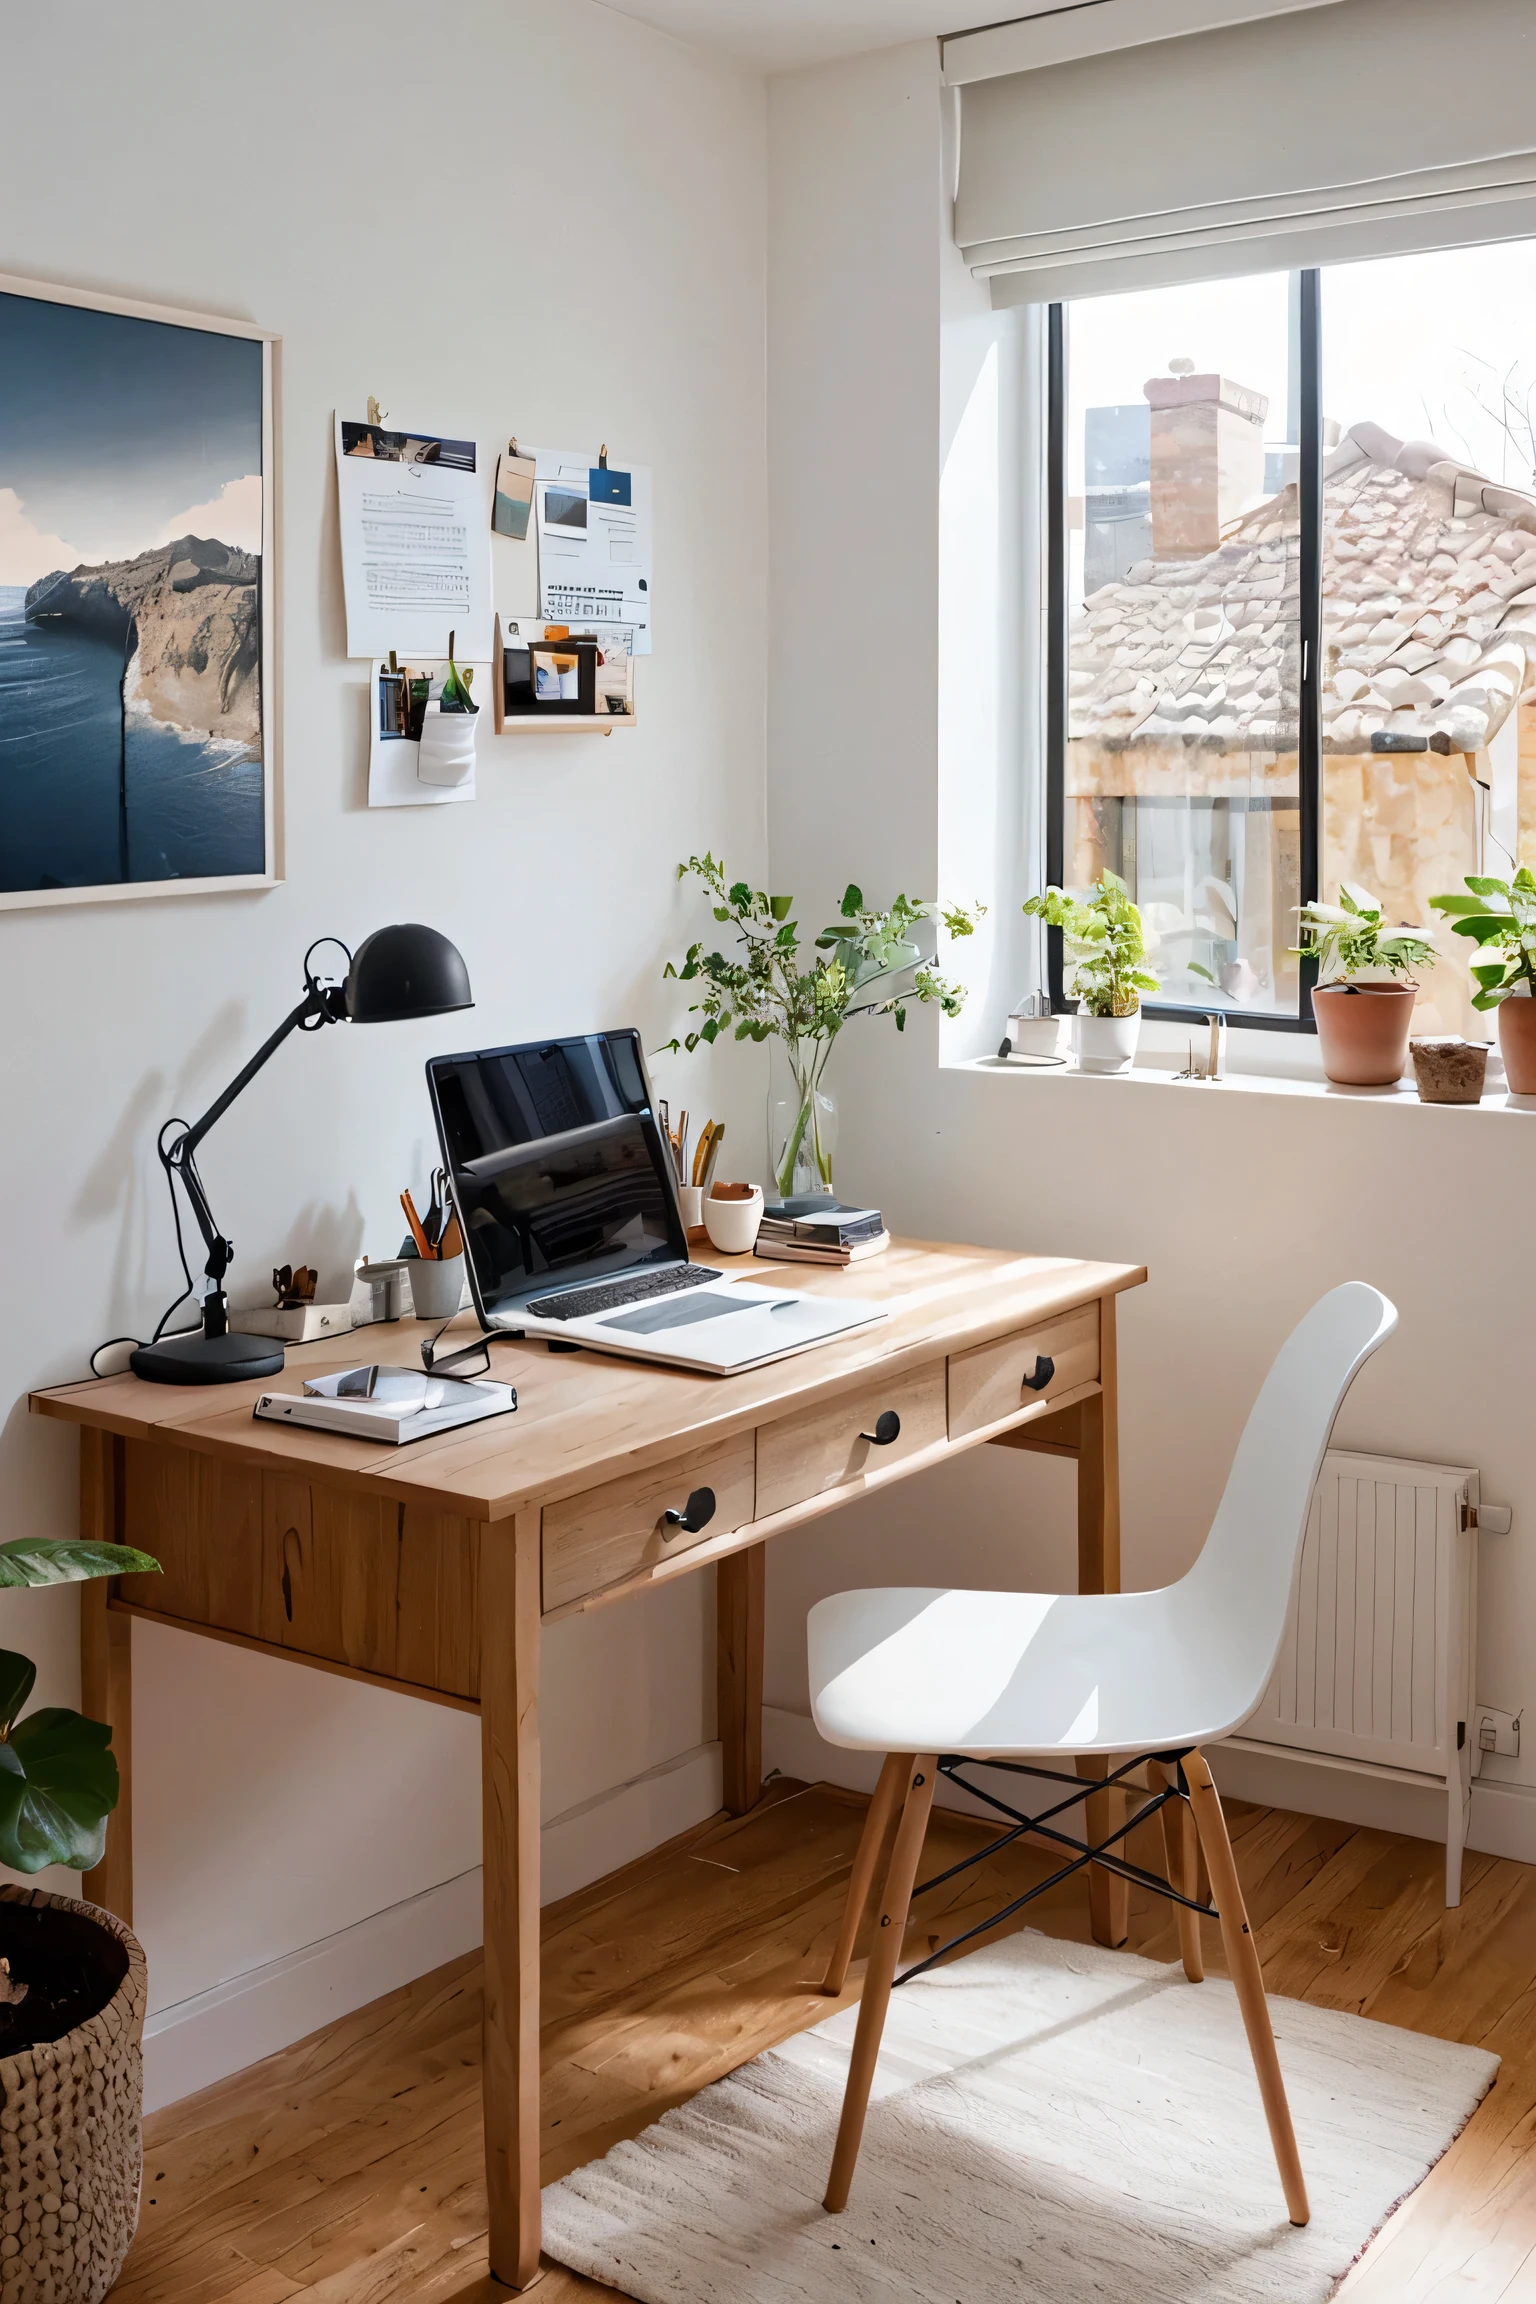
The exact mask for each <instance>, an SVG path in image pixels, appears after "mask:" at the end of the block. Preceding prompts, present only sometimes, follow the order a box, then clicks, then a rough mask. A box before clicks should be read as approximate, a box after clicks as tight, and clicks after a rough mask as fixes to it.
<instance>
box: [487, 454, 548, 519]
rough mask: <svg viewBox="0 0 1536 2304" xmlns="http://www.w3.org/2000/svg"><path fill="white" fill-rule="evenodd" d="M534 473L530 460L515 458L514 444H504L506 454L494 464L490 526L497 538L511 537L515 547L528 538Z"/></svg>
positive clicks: (531, 459) (533, 464)
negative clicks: (493, 495) (494, 494)
mask: <svg viewBox="0 0 1536 2304" xmlns="http://www.w3.org/2000/svg"><path fill="white" fill-rule="evenodd" d="M536 470H537V467H536V465H535V463H534V460H533V458H532V457H531V456H521V455H519V454H518V447H517V442H516V441H515V440H511V441H509V442H508V443H507V448H506V452H505V454H504V455H502V456H501V457H499V458H498V460H497V464H496V500H495V503H494V504H493V505H492V507H491V526H492V527H493V528H494V529H495V531H496V533H497V535H498V536H510V537H511V538H512V540H513V542H514V543H517V544H521V543H522V542H523V540H524V538H525V537H526V536H527V534H528V520H529V515H530V514H531V513H532V511H533V482H534V475H535V472H536Z"/></svg>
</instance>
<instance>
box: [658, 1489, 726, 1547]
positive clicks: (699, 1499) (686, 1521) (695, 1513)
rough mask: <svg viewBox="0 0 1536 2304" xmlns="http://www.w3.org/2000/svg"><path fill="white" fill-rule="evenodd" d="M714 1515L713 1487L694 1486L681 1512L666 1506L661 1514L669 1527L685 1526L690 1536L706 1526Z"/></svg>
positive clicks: (695, 1534)
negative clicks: (666, 1508)
mask: <svg viewBox="0 0 1536 2304" xmlns="http://www.w3.org/2000/svg"><path fill="white" fill-rule="evenodd" d="M714 1516H715V1492H714V1490H713V1488H695V1489H694V1491H693V1494H692V1495H691V1496H690V1497H689V1499H688V1501H687V1503H686V1504H685V1505H684V1506H683V1508H682V1510H681V1512H674V1511H672V1510H671V1509H670V1507H669V1508H668V1510H667V1511H665V1512H664V1513H663V1514H662V1518H663V1519H664V1520H665V1521H666V1523H667V1525H668V1527H669V1528H686V1529H687V1531H688V1533H689V1535H690V1536H697V1535H698V1534H699V1532H700V1530H701V1529H704V1528H707V1527H708V1526H709V1524H710V1522H711V1520H713V1518H714Z"/></svg>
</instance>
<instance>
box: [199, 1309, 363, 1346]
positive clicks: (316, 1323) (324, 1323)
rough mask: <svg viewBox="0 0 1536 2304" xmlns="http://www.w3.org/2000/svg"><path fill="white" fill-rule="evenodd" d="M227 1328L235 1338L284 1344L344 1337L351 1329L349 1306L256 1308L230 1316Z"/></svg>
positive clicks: (306, 1342)
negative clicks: (272, 1339)
mask: <svg viewBox="0 0 1536 2304" xmlns="http://www.w3.org/2000/svg"><path fill="white" fill-rule="evenodd" d="M229 1324H230V1326H231V1328H233V1329H234V1331H235V1333H236V1335H237V1336H276V1337H278V1338H280V1339H281V1341H282V1342H283V1343H284V1344H312V1343H313V1342H314V1341H315V1338H316V1337H317V1336H345V1335H346V1334H347V1332H348V1331H349V1329H350V1328H351V1326H352V1307H351V1305H350V1304H295V1305H294V1306H293V1307H292V1309H291V1310H290V1309H288V1308H287V1307H286V1306H284V1305H281V1304H268V1305H257V1306H256V1307H255V1309H254V1310H252V1311H246V1312H231V1314H230V1316H229Z"/></svg>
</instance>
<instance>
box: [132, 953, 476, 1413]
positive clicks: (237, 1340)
mask: <svg viewBox="0 0 1536 2304" xmlns="http://www.w3.org/2000/svg"><path fill="white" fill-rule="evenodd" d="M322 944H338V948H339V949H340V950H341V951H343V952H346V953H347V978H346V982H345V983H344V984H337V983H334V982H330V981H326V982H322V981H321V980H320V978H319V977H317V976H316V974H315V973H314V970H313V969H312V967H311V966H310V962H311V961H312V959H313V958H314V955H315V953H316V952H318V951H319V949H320V946H321V945H322ZM473 1006H474V1001H473V999H472V997H471V995H470V989H469V970H468V969H467V968H466V967H465V965H464V962H463V959H462V958H461V956H460V954H459V951H458V948H457V946H455V945H453V944H450V943H449V941H448V939H447V937H446V936H440V935H439V934H438V932H437V930H436V929H435V928H423V927H420V926H414V925H402V926H397V927H394V928H377V929H375V930H374V933H373V934H372V935H371V936H370V937H369V938H368V939H367V941H366V942H365V943H363V944H361V945H360V946H359V947H358V951H357V956H356V958H355V959H354V958H353V956H352V954H351V953H350V952H348V951H347V947H346V945H345V944H340V943H339V940H338V939H337V938H335V937H333V936H322V937H320V938H319V940H318V942H316V943H314V944H311V946H310V948H309V950H308V951H307V952H306V953H305V955H304V997H303V999H302V1000H301V1001H300V1002H299V1003H298V1006H297V1007H296V1008H293V1009H290V1011H289V1013H288V1014H287V1015H286V1016H285V1017H284V1018H283V1021H282V1022H281V1024H279V1026H278V1028H277V1030H276V1031H275V1032H274V1033H273V1035H272V1037H271V1039H270V1040H268V1041H266V1042H264V1043H263V1045H262V1046H261V1047H260V1048H258V1049H257V1051H256V1053H255V1055H254V1056H253V1057H252V1058H251V1060H250V1062H249V1064H247V1065H246V1067H245V1069H244V1071H243V1072H239V1073H237V1074H236V1076H235V1078H234V1079H233V1080H231V1082H230V1084H229V1086H228V1087H227V1088H226V1089H225V1091H224V1093H223V1095H222V1096H220V1097H219V1098H217V1100H216V1101H215V1102H214V1103H212V1104H210V1105H209V1107H208V1109H207V1111H206V1112H205V1113H204V1114H203V1116H202V1118H201V1120H197V1121H194V1123H193V1124H192V1126H191V1127H190V1128H189V1127H188V1126H187V1124H186V1122H185V1121H184V1120H167V1122H166V1123H165V1126H164V1127H163V1128H162V1129H161V1131H160V1141H159V1145H158V1150H159V1154H160V1161H161V1165H162V1166H163V1168H164V1169H165V1173H166V1180H167V1182H168V1183H169V1184H170V1188H171V1207H172V1211H173V1212H174V1210H175V1206H176V1181H175V1180H176V1178H177V1177H178V1176H179V1177H180V1178H181V1184H182V1190H183V1191H184V1192H185V1193H186V1195H187V1199H188V1201H189V1202H190V1204H191V1208H192V1213H193V1215H194V1216H195V1217H196V1218H197V1228H198V1230H199V1231H200V1232H201V1234H202V1236H203V1240H204V1242H205V1244H206V1246H207V1249H208V1261H207V1263H206V1264H205V1265H204V1267H203V1270H204V1271H205V1272H206V1273H207V1275H208V1278H209V1280H210V1281H211V1282H212V1283H213V1285H212V1286H211V1287H210V1289H209V1290H208V1293H207V1295H206V1296H204V1298H203V1324H202V1326H201V1328H199V1329H194V1330H191V1331H189V1332H185V1333H182V1334H179V1335H175V1336H165V1337H162V1335H161V1333H160V1330H161V1329H163V1328H164V1326H165V1321H166V1320H169V1318H170V1317H171V1312H174V1311H175V1309H176V1304H180V1303H183V1302H184V1301H185V1297H186V1294H187V1293H190V1291H191V1288H192V1275H191V1273H190V1272H189V1271H187V1261H186V1254H185V1251H183V1254H182V1270H183V1271H184V1272H186V1275H187V1289H186V1291H185V1292H184V1293H183V1295H181V1296H178V1297H177V1299H176V1304H173V1305H172V1306H171V1311H170V1312H167V1313H166V1315H165V1320H162V1321H161V1323H160V1328H157V1329H156V1331H155V1335H154V1339H153V1341H152V1342H151V1343H148V1344H141V1345H140V1346H139V1348H138V1350H137V1351H136V1352H135V1353H133V1354H132V1356H131V1357H130V1359H129V1362H128V1365H129V1367H130V1368H131V1369H132V1370H133V1372H134V1374H135V1375H136V1376H147V1377H148V1378H149V1380H150V1382H151V1383H152V1384H239V1383H243V1382H244V1381H245V1380H246V1378H248V1377H252V1376H275V1375H276V1374H277V1372H278V1370H279V1369H280V1368H281V1367H282V1365H283V1348H282V1346H281V1344H274V1343H273V1342H272V1340H271V1338H270V1337H267V1336H232V1335H231V1334H230V1329H229V1304H228V1300H227V1298H226V1297H225V1294H224V1275H225V1273H226V1272H227V1271H228V1270H229V1266H230V1261H231V1259H232V1257H233V1256H234V1252H235V1251H234V1243H233V1242H232V1241H229V1240H226V1239H225V1237H224V1235H223V1233H222V1232H221V1231H220V1230H219V1228H218V1226H217V1224H215V1222H214V1220H213V1211H212V1210H211V1209H210V1207H209V1205H208V1196H207V1194H206V1192H205V1191H204V1190H203V1180H202V1178H201V1177H200V1176H199V1175H198V1172H197V1160H196V1152H197V1148H198V1146H199V1144H201V1142H202V1140H203V1138H204V1137H205V1136H206V1135H207V1133H208V1131H209V1129H210V1128H211V1127H212V1126H213V1125H214V1122H215V1121H216V1120H221V1119H222V1118H223V1116H224V1114H225V1113H226V1112H227V1111H228V1110H229V1107H230V1106H231V1104H233V1102H234V1101H235V1098H236V1097H237V1096H238V1095H239V1094H240V1092H241V1090H242V1089H244V1088H247V1087H249V1085H250V1083H251V1082H252V1081H253V1080H254V1079H255V1077H256V1075H257V1073H258V1072H259V1071H260V1070H261V1068H262V1066H263V1064H265V1063H266V1061H267V1058H268V1057H269V1056H272V1055H275V1053H276V1052H277V1050H278V1049H279V1048H280V1047H281V1046H282V1044H283V1042H284V1041H285V1040H286V1039H287V1037H288V1035H289V1033H290V1032H295V1031H297V1032H318V1031H319V1030H320V1028H321V1026H322V1025H325V1024H344V1023H352V1024H394V1023H398V1022H400V1021H402V1020H403V1019H405V1018H407V1017H411V1016H445V1015H447V1014H448V1013H449V1011H450V1010H452V1009H455V1008H472V1007H473ZM173 1129H174V1130H178V1131H179V1133H178V1134H174V1135H171V1136H170V1141H169V1142H167V1141H166V1138H167V1135H168V1134H169V1132H170V1131H171V1130H173ZM176 1240H177V1245H178V1247H179V1246H180V1244H181V1221H180V1218H179V1217H178V1218H177V1223H176Z"/></svg>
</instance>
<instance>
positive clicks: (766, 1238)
mask: <svg viewBox="0 0 1536 2304" xmlns="http://www.w3.org/2000/svg"><path fill="white" fill-rule="evenodd" d="M890 1244H891V1236H890V1234H889V1232H887V1230H886V1228H885V1218H884V1217H883V1216H882V1215H881V1213H880V1211H879V1209H878V1208H850V1207H848V1206H847V1205H846V1204H845V1203H844V1202H843V1201H841V1200H823V1199H816V1200H809V1199H807V1200H778V1201H774V1200H770V1201H769V1203H768V1205H767V1207H766V1208H765V1209H764V1210H763V1221H762V1226H761V1228H760V1230H759V1232H758V1235H757V1248H756V1253H757V1254H758V1255H759V1256H763V1257H766V1258H767V1259H768V1260H769V1262H770V1263H774V1264H778V1263H783V1262H787V1263H791V1264H795V1263H798V1264H858V1263H861V1262H862V1261H863V1259H864V1258H865V1257H866V1256H878V1255H879V1254H880V1251H881V1250H882V1248H889V1246H890Z"/></svg>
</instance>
